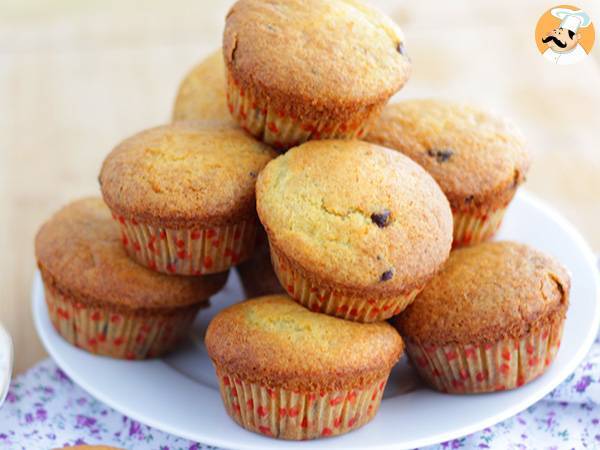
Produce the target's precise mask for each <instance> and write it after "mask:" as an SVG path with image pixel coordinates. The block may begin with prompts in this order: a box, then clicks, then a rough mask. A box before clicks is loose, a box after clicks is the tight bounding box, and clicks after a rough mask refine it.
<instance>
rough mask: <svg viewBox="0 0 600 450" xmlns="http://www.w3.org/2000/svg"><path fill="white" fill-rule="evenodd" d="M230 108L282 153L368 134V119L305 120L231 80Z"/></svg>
mask: <svg viewBox="0 0 600 450" xmlns="http://www.w3.org/2000/svg"><path fill="white" fill-rule="evenodd" d="M227 106H228V108H229V111H230V112H231V114H232V116H233V117H235V119H236V120H237V122H238V123H239V124H240V125H241V126H242V128H244V129H245V130H246V131H247V132H249V133H250V134H252V135H254V136H256V137H257V138H258V139H261V140H262V141H263V142H265V143H266V144H269V145H271V146H272V147H275V148H277V149H280V150H285V149H288V148H290V147H294V146H296V145H299V144H301V143H302V142H305V141H308V140H310V139H355V138H357V139H360V138H362V137H363V136H364V135H365V133H366V132H367V125H368V122H369V121H368V120H367V121H366V122H365V121H362V120H361V121H358V120H354V121H349V122H344V123H339V120H337V119H335V118H330V117H326V116H325V117H323V118H322V119H321V120H319V121H308V120H305V119H304V120H301V119H299V118H297V117H292V116H291V115H290V114H288V113H286V112H285V111H277V110H275V109H274V108H272V107H270V106H269V105H268V103H267V102H264V101H262V99H260V97H259V96H256V95H254V93H253V92H252V91H251V90H249V89H244V88H243V87H241V86H240V84H239V83H238V82H237V81H236V80H234V79H233V77H232V76H231V74H229V75H228V77H227ZM382 108H383V105H381V107H378V108H372V109H373V110H372V111H371V113H370V114H369V117H377V116H378V115H379V113H380V112H381V109H382Z"/></svg>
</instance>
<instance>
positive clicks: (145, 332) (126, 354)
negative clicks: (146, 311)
mask: <svg viewBox="0 0 600 450" xmlns="http://www.w3.org/2000/svg"><path fill="white" fill-rule="evenodd" d="M45 296H46V304H47V306H48V313H49V315H50V320H51V321H52V324H53V325H54V328H55V329H56V331H57V332H58V333H59V334H60V335H61V336H62V337H63V338H64V339H65V340H67V341H68V342H69V343H71V344H73V345H75V346H76V347H79V348H81V349H84V350H87V351H88V352H90V353H94V354H97V355H104V356H110V357H113V358H122V359H145V358H153V357H158V356H160V355H162V354H164V353H166V352H168V351H170V350H172V349H173V348H174V347H175V346H176V345H177V344H178V343H179V342H180V341H181V339H183V338H184V337H185V336H187V334H188V332H189V330H190V328H191V326H192V323H193V322H194V319H195V317H196V313H197V312H198V309H199V308H200V306H201V305H200V304H197V305H193V306H190V307H186V308H181V309H180V310H179V311H178V312H177V313H173V314H161V315H143V316H136V315H134V314H127V313H123V312H120V311H111V308H110V307H109V306H106V305H105V306H103V307H102V309H100V308H98V307H93V306H88V305H86V304H83V303H80V302H77V301H74V300H71V299H68V298H66V297H65V296H64V295H62V294H61V293H60V292H58V291H57V290H56V289H54V288H51V287H48V286H46V288H45Z"/></svg>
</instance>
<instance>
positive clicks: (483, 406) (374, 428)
mask: <svg viewBox="0 0 600 450" xmlns="http://www.w3.org/2000/svg"><path fill="white" fill-rule="evenodd" d="M498 238H500V239H514V240H518V241H521V242H526V243H528V244H531V245H533V246H534V247H536V248H539V249H541V250H543V251H545V252H547V253H549V254H551V255H554V256H555V257H556V258H557V259H558V260H560V261H562V262H563V263H564V264H565V265H566V266H567V267H568V268H569V270H570V271H571V274H572V291H571V306H570V308H569V312H568V317H567V322H566V326H565V330H564V337H563V339H562V345H561V348H560V351H559V353H558V355H557V357H556V360H555V362H554V364H552V366H551V367H550V368H549V370H548V371H547V373H546V374H545V375H543V376H542V377H540V378H539V379H537V380H536V381H534V382H532V383H530V384H528V385H525V386H523V387H522V388H520V389H517V390H514V391H508V392H499V393H493V394H484V395H476V396H455V395H444V394H439V393H437V392H434V391H432V390H429V389H427V388H425V387H424V386H422V385H421V384H420V383H419V381H418V379H417V378H416V375H415V373H414V372H413V370H412V369H411V368H410V367H409V366H408V364H407V363H406V361H405V360H402V362H401V363H400V364H399V365H398V366H397V367H396V368H395V369H394V371H393V372H392V376H391V378H390V381H389V383H388V386H387V387H386V390H385V396H384V400H383V402H382V404H381V409H380V411H379V413H378V414H377V416H376V417H375V419H374V420H373V421H372V422H371V423H370V424H368V425H367V426H365V427H363V428H361V429H359V430H357V431H354V432H352V433H349V434H346V435H343V436H340V437H335V438H329V439H319V440H315V441H305V442H288V441H282V440H275V439H270V438H267V437H263V436H260V435H258V434H254V433H250V432H248V431H245V430H244V429H242V428H240V427H239V426H237V425H236V424H235V423H234V422H233V421H232V420H231V419H230V418H229V417H228V416H227V415H226V413H225V409H224V408H223V406H222V404H221V400H220V397H219V391H218V388H217V380H216V378H215V375H214V371H213V368H212V366H211V363H210V361H209V359H208V356H207V354H206V351H205V349H204V345H203V343H202V339H201V338H200V337H196V338H191V339H190V341H189V342H188V344H187V346H186V348H184V349H181V350H180V351H178V352H176V353H174V354H172V355H170V356H168V357H166V358H164V359H158V360H152V361H144V362H130V361H119V360H113V359H109V358H104V357H98V356H92V355H90V354H88V353H86V352H84V351H82V350H79V349H77V348H75V347H72V346H70V345H69V344H67V343H66V342H65V341H64V340H63V339H61V338H60V336H59V335H58V334H57V333H56V332H55V331H54V329H53V328H52V325H51V323H50V320H49V318H48V314H47V310H46V306H45V302H44V295H43V290H42V284H41V280H40V277H39V274H38V275H37V276H36V278H35V281H34V285H33V309H34V316H35V323H36V327H37V330H38V333H39V335H40V337H41V339H42V341H43V342H44V345H45V346H46V349H47V350H48V352H49V353H50V354H51V355H52V357H53V358H54V359H55V360H56V362H57V363H58V365H59V366H60V367H61V368H62V369H63V370H64V371H65V372H66V373H67V374H69V376H70V377H71V378H72V379H73V380H75V381H76V382H77V383H78V384H80V385H81V386H82V387H83V388H84V389H86V390H87V391H89V392H90V393H91V394H92V395H93V396H95V397H97V398H98V399H100V400H101V401H103V402H105V403H106V404H108V405H110V406H112V407H113V408H115V409H117V410H119V411H120V412H122V413H123V414H126V415H128V416H130V417H132V418H134V419H136V420H138V421H140V422H143V423H145V424H148V425H150V426H152V427H155V428H158V429H160V430H164V431H166V432H169V433H172V434H175V435H178V436H182V437H185V438H188V439H191V440H194V441H199V442H202V443H206V444H210V445H215V446H220V447H225V448H236V449H260V450H266V449H275V448H286V449H293V448H300V447H301V448H303V449H314V448H344V449H359V448H360V449H366V448H370V449H383V448H394V449H400V448H414V447H422V446H425V445H429V444H434V443H437V442H441V441H445V440H449V439H454V438H457V437H460V436H463V435H466V434H469V433H472V432H475V431H477V430H480V429H482V428H484V427H487V426H490V425H492V424H494V423H497V422H499V421H501V420H504V419H506V418H508V417H510V416H512V415H514V414H516V413H518V412H519V411H521V410H523V409H525V408H527V407H528V406H529V405H531V404H532V403H534V402H536V401H537V400H539V399H541V398H542V397H543V396H545V395H546V394H547V393H548V392H550V391H551V390H552V389H553V388H554V387H556V386H557V385H558V384H559V383H560V382H561V381H562V380H564V379H565V377H567V376H568V375H569V374H570V373H571V372H572V371H573V370H574V369H575V367H576V366H577V364H579V362H580V361H581V360H582V359H583V357H584V356H585V354H586V353H587V352H588V350H589V348H590V346H591V344H592V342H593V340H594V337H595V335H596V331H597V328H598V323H599V320H600V303H599V301H598V300H599V292H600V288H599V285H600V283H599V281H598V275H597V273H596V268H595V261H594V257H593V255H592V253H591V252H590V250H589V248H588V247H587V246H586V244H585V242H584V241H583V239H582V238H581V237H580V235H579V234H578V233H577V232H576V231H575V230H574V229H573V227H572V226H571V225H569V224H568V223H567V222H566V221H565V220H564V219H563V218H561V217H560V216H558V215H557V214H556V213H554V212H552V211H551V210H549V209H548V208H547V207H546V206H544V205H542V204H541V203H540V202H539V201H538V200H536V199H534V198H532V197H531V195H528V194H525V193H522V192H521V193H520V194H519V195H518V196H517V198H516V199H515V201H514V202H513V203H512V205H511V206H510V209H509V211H508V213H507V215H506V219H505V222H504V224H503V226H502V229H501V231H500V233H499V235H498ZM241 298H243V297H242V294H241V291H240V286H239V281H238V279H237V277H236V276H235V274H234V273H232V276H231V277H230V280H229V282H228V284H227V287H226V289H225V290H224V291H223V292H222V293H220V294H219V295H217V296H215V297H214V298H213V300H212V304H213V306H212V307H211V308H210V309H208V310H203V311H201V312H200V315H199V318H198V321H197V322H196V329H195V333H194V335H195V336H204V331H205V329H206V325H207V323H208V321H209V319H210V318H211V317H212V316H213V315H214V314H215V313H216V312H217V311H219V310H220V309H222V308H223V307H224V306H226V305H229V304H231V303H233V302H235V301H237V300H239V299H241Z"/></svg>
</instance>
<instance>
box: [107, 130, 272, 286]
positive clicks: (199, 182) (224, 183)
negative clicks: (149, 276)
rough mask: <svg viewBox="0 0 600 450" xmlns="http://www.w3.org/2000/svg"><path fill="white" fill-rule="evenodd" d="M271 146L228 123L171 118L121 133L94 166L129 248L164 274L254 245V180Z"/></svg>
mask: <svg viewBox="0 0 600 450" xmlns="http://www.w3.org/2000/svg"><path fill="white" fill-rule="evenodd" d="M274 156H275V152H274V151H273V150H272V149H270V148H269V147H267V146H266V145H264V144H262V143H260V142H258V141H256V140H255V139H253V138H252V137H251V136H249V135H248V134H246V133H245V132H244V131H242V130H240V129H239V128H238V127H237V126H236V125H235V124H233V123H225V122H216V121H212V122H211V121H191V122H175V123H173V124H170V125H164V126H160V127H156V128H152V129H149V130H146V131H142V132H141V133H138V134H136V135H135V136H133V137H131V138H129V139H126V140H125V141H123V142H122V143H121V144H119V145H118V146H117V147H116V148H115V149H114V150H113V151H112V152H111V153H110V154H109V155H108V156H107V158H106V159H105V161H104V164H103V165H102V170H101V172H100V178H99V180H100V185H101V188H102V195H103V197H104V200H105V201H106V203H107V204H108V206H109V207H110V209H111V210H112V211H113V213H114V214H115V217H116V218H117V220H118V221H119V223H120V225H121V229H122V231H123V235H124V240H123V243H124V244H125V247H126V248H127V250H128V253H129V255H130V256H131V257H132V258H134V259H135V260H137V261H138V262H140V263H141V264H143V265H145V266H147V267H150V268H152V269H155V270H159V271H161V272H165V273H177V274H182V275H202V274H205V273H214V272H219V271H225V270H227V269H228V268H229V267H230V266H231V265H236V264H237V263H239V262H241V261H243V260H244V259H246V258H247V257H248V256H249V254H250V253H251V252H252V250H253V248H254V242H255V232H256V226H257V219H256V209H255V194H254V185H255V181H256V177H257V176H258V173H259V172H260V170H261V169H262V168H263V167H264V166H265V164H266V163H267V162H268V161H269V160H270V159H271V158H273V157H274Z"/></svg>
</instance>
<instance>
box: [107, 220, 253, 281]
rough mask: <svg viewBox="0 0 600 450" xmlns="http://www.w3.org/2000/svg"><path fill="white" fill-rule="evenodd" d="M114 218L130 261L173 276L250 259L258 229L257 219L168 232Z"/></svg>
mask: <svg viewBox="0 0 600 450" xmlns="http://www.w3.org/2000/svg"><path fill="white" fill-rule="evenodd" d="M114 217H115V220H116V221H117V223H118V224H119V226H120V227H121V233H122V239H121V242H122V243H123V246H124V248H125V250H126V251H127V254H128V255H129V257H130V258H132V259H133V260H135V261H137V262H138V263H140V264H141V265H143V266H146V267H148V268H149V269H151V270H156V271H158V272H162V273H167V274H173V275H205V274H210V273H218V272H224V271H226V270H228V269H229V268H230V267H231V266H235V265H237V264H239V263H240V262H242V261H244V260H245V259H247V258H248V257H249V256H250V254H251V253H252V251H253V250H254V245H255V241H256V231H257V229H258V224H257V219H252V220H247V221H243V222H240V223H237V224H233V225H227V226H222V227H212V228H204V229H193V230H171V229H164V228H158V227H153V226H150V225H146V224H142V223H139V222H138V221H135V220H130V219H127V218H125V217H123V216H114Z"/></svg>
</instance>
